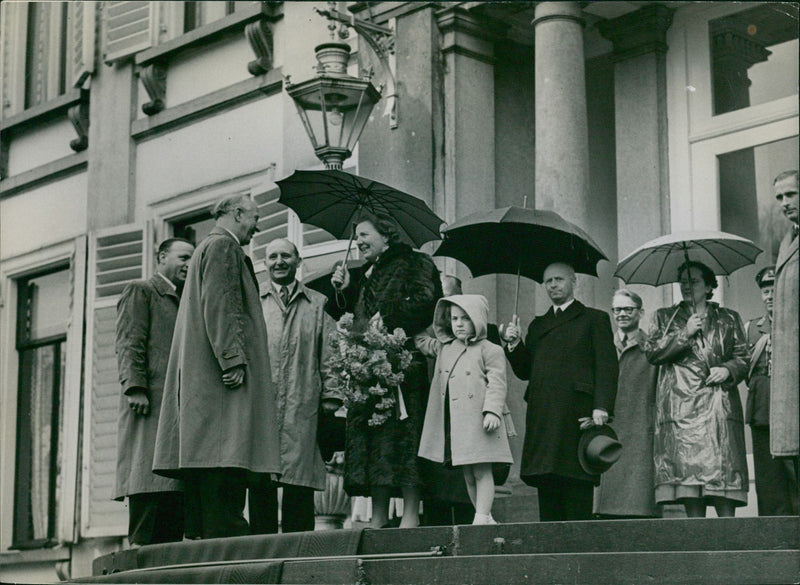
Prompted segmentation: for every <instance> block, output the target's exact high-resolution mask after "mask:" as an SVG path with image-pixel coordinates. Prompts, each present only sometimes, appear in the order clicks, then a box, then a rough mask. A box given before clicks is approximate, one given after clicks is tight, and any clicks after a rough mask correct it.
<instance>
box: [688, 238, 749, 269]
mask: <svg viewBox="0 0 800 585" xmlns="http://www.w3.org/2000/svg"><path fill="white" fill-rule="evenodd" d="M716 243H717V244H719V245H720V246H722V247H723V248H725V249H726V250H730V251H731V252H733V253H734V254H736V255H738V256H739V257H741V258H744V259H745V260H747V261H748V262H753V260H755V258H752V259H751V258H750V257H749V256H748V255H747V254H744V253H743V252H740V251H739V250H737V249H736V248H734V247H733V246H730V245H728V244H727V243H726V242H724V241H722V240H716ZM743 243H744V242H743ZM698 245H700V246H701V247H702V248H703V249H704V250H706V251H707V252H708V253H709V254H711V251H710V250H708V248H706V247H705V246H703V245H702V244H698ZM760 253H761V252H759V253H758V254H760ZM758 254H756V256H758ZM720 266H722V263H720ZM737 270H738V268H737ZM726 274H730V272H728V273H726Z"/></svg>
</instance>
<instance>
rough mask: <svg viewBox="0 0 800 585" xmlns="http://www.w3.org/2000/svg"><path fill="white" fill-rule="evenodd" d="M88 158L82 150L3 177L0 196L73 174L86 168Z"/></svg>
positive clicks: (0, 184)
mask: <svg viewBox="0 0 800 585" xmlns="http://www.w3.org/2000/svg"><path fill="white" fill-rule="evenodd" d="M88 160H89V158H88V154H87V151H85V150H84V151H83V152H79V153H77V154H71V155H68V156H65V157H63V158H60V159H58V160H54V161H52V162H49V163H46V164H43V165H40V166H38V167H36V168H33V169H31V170H29V171H25V172H24V173H19V174H17V175H13V176H11V177H8V178H7V179H3V180H2V181H0V198H5V197H9V196H11V195H15V194H17V193H19V192H21V191H24V190H26V189H31V188H33V187H37V186H39V185H42V184H45V183H49V182H51V181H55V180H56V179H59V178H61V177H66V176H68V175H74V174H75V173H77V172H79V171H82V170H83V169H85V168H86V166H87V164H88Z"/></svg>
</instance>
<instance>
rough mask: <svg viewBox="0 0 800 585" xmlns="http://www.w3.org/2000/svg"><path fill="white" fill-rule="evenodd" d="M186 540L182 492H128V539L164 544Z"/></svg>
mask: <svg viewBox="0 0 800 585" xmlns="http://www.w3.org/2000/svg"><path fill="white" fill-rule="evenodd" d="M181 540H183V493H181V492H155V493H149V494H133V495H131V496H128V541H130V543H131V544H140V545H145V544H161V543H163V542H179V541H181Z"/></svg>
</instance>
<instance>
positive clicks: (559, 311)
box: [555, 307, 564, 319]
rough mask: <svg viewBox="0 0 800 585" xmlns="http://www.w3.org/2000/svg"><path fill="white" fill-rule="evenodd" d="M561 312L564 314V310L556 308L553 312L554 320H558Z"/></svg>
mask: <svg viewBox="0 0 800 585" xmlns="http://www.w3.org/2000/svg"><path fill="white" fill-rule="evenodd" d="M563 312H564V309H559V308H558V307H556V310H555V316H556V319H558V318H559V317H560V316H561V313H563Z"/></svg>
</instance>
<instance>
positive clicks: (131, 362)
mask: <svg viewBox="0 0 800 585" xmlns="http://www.w3.org/2000/svg"><path fill="white" fill-rule="evenodd" d="M192 252H194V246H193V245H192V244H191V243H190V242H188V241H186V240H183V239H181V238H170V239H167V240H164V241H163V242H162V243H161V245H160V246H159V247H158V252H157V255H156V273H155V274H154V275H153V277H152V278H150V279H149V280H142V281H137V282H132V283H130V284H128V285H127V286H126V287H125V289H124V290H123V291H122V296H121V297H120V299H119V301H118V302H117V325H116V352H117V369H118V371H119V382H120V385H121V386H122V395H121V397H120V406H119V419H118V432H117V476H116V485H115V487H114V499H115V500H122V499H124V498H125V497H127V498H128V541H129V542H130V543H131V544H132V545H138V546H141V545H145V544H158V543H162V542H174V541H179V540H181V539H182V538H183V493H182V490H183V487H182V486H181V483H180V482H179V481H177V480H175V479H169V478H166V477H161V476H158V475H156V474H154V473H153V451H154V450H155V446H156V431H157V430H158V415H159V412H160V410H161V396H162V392H163V391H164V377H165V376H166V373H167V360H168V359H169V349H170V345H172V333H173V331H174V329H175V318H176V317H177V315H178V299H179V296H180V293H181V289H182V288H183V283H184V281H185V280H186V269H187V266H188V264H189V259H190V258H191V257H192Z"/></svg>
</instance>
